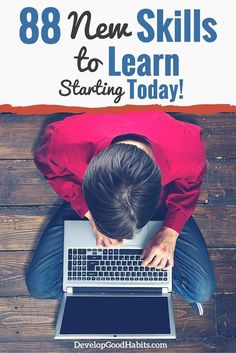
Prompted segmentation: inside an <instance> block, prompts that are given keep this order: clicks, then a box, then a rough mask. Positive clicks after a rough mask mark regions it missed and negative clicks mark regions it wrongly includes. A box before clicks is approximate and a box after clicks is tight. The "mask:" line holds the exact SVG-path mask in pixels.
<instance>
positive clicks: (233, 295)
mask: <svg viewBox="0 0 236 353" xmlns="http://www.w3.org/2000/svg"><path fill="white" fill-rule="evenodd" d="M67 115H68V114H67ZM172 115H174V116H175V117H176V118H177V119H182V120H187V121H191V122H193V123H197V124H199V125H201V126H202V127H203V128H204V135H205V141H206V144H207V155H208V161H209V173H208V177H207V180H206V182H205V184H204V185H203V189H202V194H201V198H200V201H199V204H198V207H197V210H196V213H195V217H196V220H197V222H198V224H199V225H200V227H201V229H202V231H203V233H204V235H205V238H206V242H207V245H208V248H209V252H210V256H211V258H212V261H213V264H214V268H215V271H216V275H217V292H216V294H215V296H214V298H213V299H212V300H211V301H210V302H209V303H207V304H206V305H205V306H204V310H205V315H204V317H197V316H194V315H193V313H192V312H191V310H190V308H189V306H188V305H187V304H186V303H185V302H184V301H183V300H182V299H180V298H177V297H175V298H174V305H175V317H176V325H177V337H178V339H177V340H174V341H170V342H167V345H168V348H166V349H141V350H140V349H131V348H130V349H109V350H103V352H105V351H106V352H108V351H109V352H120V353H122V352H127V351H132V352H149V353H154V352H157V351H163V352H173V353H176V352H183V353H189V352H191V353H195V352H199V353H200V352H201V353H203V352H204V353H207V352H218V353H226V352H227V353H233V352H236V269H235V267H236V266H235V265H236V245H235V244H236V243H235V239H236V234H235V233H236V115H235V114H231V113H222V114H217V115H213V116H204V115H202V116H194V115H191V116H188V117H186V116H184V115H180V114H172ZM64 117H65V114H64V115H62V114H58V115H56V116H55V115H54V116H16V115H12V114H0V186H1V187H0V352H1V353H28V352H32V353H34V352H35V353H36V352H37V353H44V352H45V353H62V352H63V353H64V352H65V353H67V352H72V351H79V352H81V351H83V352H85V353H89V352H94V353H97V352H99V351H100V350H99V349H92V348H88V349H82V350H79V349H73V342H72V341H69V342H65V341H60V342H58V341H55V340H54V339H53V335H54V328H55V317H56V313H57V310H58V302H57V301H56V300H44V301H40V300H36V299H33V298H30V297H29V296H28V293H27V289H26V287H25V283H24V273H25V270H26V268H27V265H28V263H29V261H30V259H31V256H32V252H33V251H34V249H35V247H36V245H37V242H38V239H39V237H40V234H41V232H42V231H43V229H44V227H45V225H46V223H47V222H48V219H49V217H50V215H52V214H53V212H54V211H55V210H56V207H57V205H58V204H59V202H60V201H59V200H58V198H57V197H56V195H55V193H54V192H53V191H52V190H51V189H50V188H49V187H48V185H47V184H46V182H45V181H44V179H43V178H42V177H40V176H39V174H38V172H37V170H36V168H35V166H34V163H33V161H32V156H33V151H34V148H35V146H36V145H37V143H38V141H39V139H40V136H41V134H42V131H43V129H44V127H45V126H46V124H48V123H50V122H52V121H54V120H55V119H56V120H58V119H63V118H64ZM186 148H187V146H186Z"/></svg>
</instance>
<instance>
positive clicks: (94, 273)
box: [87, 271, 97, 277]
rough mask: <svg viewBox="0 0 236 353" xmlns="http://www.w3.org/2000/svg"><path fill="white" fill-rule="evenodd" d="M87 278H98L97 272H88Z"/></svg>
mask: <svg viewBox="0 0 236 353" xmlns="http://www.w3.org/2000/svg"><path fill="white" fill-rule="evenodd" d="M87 276H90V277H96V276H97V272H95V271H88V272H87Z"/></svg>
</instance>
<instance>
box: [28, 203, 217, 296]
mask: <svg viewBox="0 0 236 353" xmlns="http://www.w3.org/2000/svg"><path fill="white" fill-rule="evenodd" d="M164 214H165V209H162V212H160V213H157V215H156V216H155V219H163V217H164ZM65 219H80V218H79V217H78V215H77V214H76V213H75V211H74V210H73V209H72V208H71V207H70V204H69V203H66V202H64V203H63V205H62V206H61V207H60V208H59V209H58V211H57V212H56V213H55V215H54V216H53V217H52V219H51V221H50V222H49V224H48V226H47V228H46V229H45V231H44V233H43V234H42V236H41V239H40V241H39V243H38V246H37V249H36V251H35V253H34V256H33V259H32V261H31V264H30V266H29V268H28V271H27V273H26V285H27V288H28V291H29V294H30V295H31V296H33V297H35V298H39V299H49V298H57V299H59V298H61V297H62V294H63V291H62V277H63V276H62V268H63V237H64V220H65ZM174 262H175V265H174V267H173V291H174V292H175V293H177V294H178V295H180V296H181V297H183V298H184V299H185V300H186V301H188V302H189V303H192V302H205V301H208V300H209V299H210V298H211V297H212V295H213V294H214V291H215V287H216V281H215V275H214V271H213V268H212V264H211V261H210V258H209V254H208V251H207V248H206V243H205V241H204V239H203V236H202V234H201V232H200V230H199V228H198V226H197V224H196V222H195V221H194V219H193V217H190V219H189V220H188V221H187V222H186V224H185V226H184V229H183V231H182V233H181V234H180V235H179V237H178V239H177V242H176V248H175V258H174Z"/></svg>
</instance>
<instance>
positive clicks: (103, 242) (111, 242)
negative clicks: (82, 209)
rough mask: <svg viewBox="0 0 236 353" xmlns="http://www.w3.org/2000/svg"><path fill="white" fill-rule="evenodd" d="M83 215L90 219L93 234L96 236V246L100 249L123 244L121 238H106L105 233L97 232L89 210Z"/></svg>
mask: <svg viewBox="0 0 236 353" xmlns="http://www.w3.org/2000/svg"><path fill="white" fill-rule="evenodd" d="M85 217H87V218H88V219H89V221H90V224H91V227H92V230H93V233H94V234H95V237H96V243H97V246H98V247H99V248H100V249H104V248H110V247H114V246H120V245H122V244H123V240H117V239H111V238H108V237H107V236H106V235H104V234H102V233H101V232H99V231H98V230H97V227H96V224H95V223H94V221H93V217H92V215H91V213H90V211H87V212H86V213H85Z"/></svg>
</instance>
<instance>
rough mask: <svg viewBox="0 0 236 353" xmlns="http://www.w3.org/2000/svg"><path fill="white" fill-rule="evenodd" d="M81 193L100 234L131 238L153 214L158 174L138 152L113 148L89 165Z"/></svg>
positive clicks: (126, 147) (132, 148) (129, 147)
mask: <svg viewBox="0 0 236 353" xmlns="http://www.w3.org/2000/svg"><path fill="white" fill-rule="evenodd" d="M83 192H84V196H85V200H86V202H87V205H88V208H89V210H90V212H91V214H92V217H93V220H94V223H95V225H96V227H97V229H98V230H99V231H100V232H101V233H102V234H104V235H106V236H108V237H109V238H113V239H124V238H132V237H133V235H134V233H135V232H136V231H137V230H138V229H141V228H142V227H143V226H144V225H145V224H146V223H147V222H148V221H149V220H150V218H151V217H152V215H153V214H154V212H155V209H156V206H157V203H158V201H159V197H160V192H161V177H160V171H159V168H158V167H157V165H156V163H155V162H154V160H153V159H152V158H151V157H150V156H149V155H148V154H147V153H146V152H144V151H143V150H142V149H141V148H138V147H137V146H135V145H131V144H125V143H117V144H113V145H111V146H110V147H108V148H106V149H105V150H103V151H102V152H101V153H99V155H98V156H96V157H94V158H93V159H92V160H91V161H90V163H89V165H88V168H87V170H86V173H85V176H84V179H83Z"/></svg>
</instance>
